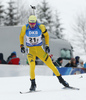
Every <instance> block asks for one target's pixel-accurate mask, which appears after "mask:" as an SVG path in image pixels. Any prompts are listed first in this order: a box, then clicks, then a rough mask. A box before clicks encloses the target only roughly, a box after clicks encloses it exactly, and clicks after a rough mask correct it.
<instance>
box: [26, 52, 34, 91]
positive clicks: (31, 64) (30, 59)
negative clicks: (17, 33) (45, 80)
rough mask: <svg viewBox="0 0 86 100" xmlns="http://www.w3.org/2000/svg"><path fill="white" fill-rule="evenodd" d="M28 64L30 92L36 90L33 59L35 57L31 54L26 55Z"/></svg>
mask: <svg viewBox="0 0 86 100" xmlns="http://www.w3.org/2000/svg"><path fill="white" fill-rule="evenodd" d="M27 58H28V62H29V65H30V81H31V87H30V91H35V89H36V83H35V58H36V56H35V55H34V54H33V53H32V52H29V54H28V55H27Z"/></svg>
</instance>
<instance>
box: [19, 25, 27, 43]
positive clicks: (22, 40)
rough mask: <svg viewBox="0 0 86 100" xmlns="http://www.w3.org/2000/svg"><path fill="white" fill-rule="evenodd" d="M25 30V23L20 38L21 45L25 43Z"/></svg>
mask: <svg viewBox="0 0 86 100" xmlns="http://www.w3.org/2000/svg"><path fill="white" fill-rule="evenodd" d="M25 31H26V26H25V25H24V26H23V27H22V29H21V33H20V36H19V40H20V45H24V35H25Z"/></svg>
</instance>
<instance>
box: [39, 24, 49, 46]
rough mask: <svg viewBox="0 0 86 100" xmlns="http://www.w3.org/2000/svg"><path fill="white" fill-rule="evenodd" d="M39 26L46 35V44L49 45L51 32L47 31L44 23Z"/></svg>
mask: <svg viewBox="0 0 86 100" xmlns="http://www.w3.org/2000/svg"><path fill="white" fill-rule="evenodd" d="M39 28H40V29H41V31H42V34H43V35H44V37H45V45H47V46H49V34H48V32H47V29H46V28H45V26H44V25H42V24H41V25H40V26H39Z"/></svg>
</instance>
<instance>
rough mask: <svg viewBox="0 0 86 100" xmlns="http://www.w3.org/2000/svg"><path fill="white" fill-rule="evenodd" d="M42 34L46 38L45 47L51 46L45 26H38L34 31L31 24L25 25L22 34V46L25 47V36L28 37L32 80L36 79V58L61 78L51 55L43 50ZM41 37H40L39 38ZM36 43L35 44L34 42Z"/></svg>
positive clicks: (28, 55)
mask: <svg viewBox="0 0 86 100" xmlns="http://www.w3.org/2000/svg"><path fill="white" fill-rule="evenodd" d="M42 34H43V35H44V37H45V45H47V46H49V35H48V32H47V30H46V28H45V26H44V25H43V24H39V23H38V24H37V25H36V27H35V28H34V29H31V28H30V26H29V24H27V25H24V26H23V27H22V29H21V33H20V37H19V38H20V45H24V36H25V35H26V47H27V48H29V53H28V54H27V59H28V62H29V65H30V78H31V80H32V79H35V59H36V56H37V57H38V58H39V59H41V60H42V61H43V62H44V63H45V64H46V65H47V66H48V67H49V68H50V69H51V70H52V71H53V72H54V74H55V75H56V76H60V73H59V71H58V70H57V68H56V67H55V66H54V64H53V63H52V60H51V58H50V57H49V55H48V54H47V53H46V52H45V51H44V50H43V49H42V47H41V45H42V41H41V37H40V36H42ZM38 36H39V37H38ZM34 37H35V38H34ZM34 41H35V42H34ZM39 41H40V42H39Z"/></svg>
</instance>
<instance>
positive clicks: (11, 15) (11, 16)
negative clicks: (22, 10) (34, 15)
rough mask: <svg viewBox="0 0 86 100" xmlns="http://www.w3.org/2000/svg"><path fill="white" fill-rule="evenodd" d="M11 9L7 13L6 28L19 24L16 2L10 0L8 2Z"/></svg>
mask: <svg viewBox="0 0 86 100" xmlns="http://www.w3.org/2000/svg"><path fill="white" fill-rule="evenodd" d="M8 5H9V7H8V8H7V10H6V11H5V22H4V25H6V26H14V25H17V24H18V23H19V17H18V15H17V14H18V13H17V7H15V2H14V1H12V0H10V1H9V2H8Z"/></svg>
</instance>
